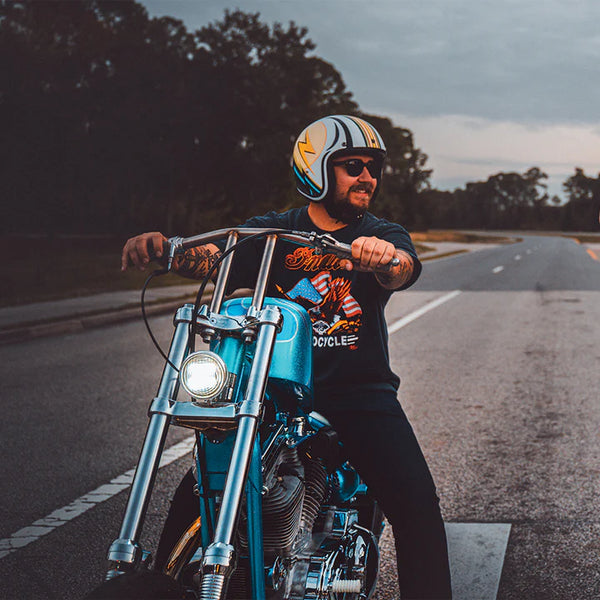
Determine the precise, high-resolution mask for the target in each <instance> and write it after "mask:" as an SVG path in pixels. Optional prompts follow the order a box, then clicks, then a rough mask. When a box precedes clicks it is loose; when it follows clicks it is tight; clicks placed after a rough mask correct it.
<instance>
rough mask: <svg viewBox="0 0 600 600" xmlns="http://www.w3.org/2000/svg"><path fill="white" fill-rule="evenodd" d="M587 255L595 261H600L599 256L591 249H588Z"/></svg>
mask: <svg viewBox="0 0 600 600" xmlns="http://www.w3.org/2000/svg"><path fill="white" fill-rule="evenodd" d="M587 253H588V254H589V255H590V256H591V257H592V258H593V259H594V260H600V258H598V255H597V254H596V253H595V252H594V251H593V250H592V249H591V248H588V249H587Z"/></svg>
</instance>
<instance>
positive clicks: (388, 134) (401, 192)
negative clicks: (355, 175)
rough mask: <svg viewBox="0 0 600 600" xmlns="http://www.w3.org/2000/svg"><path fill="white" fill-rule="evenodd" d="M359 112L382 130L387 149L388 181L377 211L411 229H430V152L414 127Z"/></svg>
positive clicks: (376, 204) (383, 188)
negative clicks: (421, 146) (418, 140)
mask: <svg viewBox="0 0 600 600" xmlns="http://www.w3.org/2000/svg"><path fill="white" fill-rule="evenodd" d="M359 116H361V117H363V118H364V119H366V120H367V121H368V122H369V123H371V124H372V125H373V126H374V127H375V128H376V129H377V131H379V133H380V134H381V136H382V138H383V139H384V140H385V144H386V149H387V159H386V162H385V171H384V183H383V186H382V192H381V194H380V195H379V196H378V198H377V200H376V203H375V207H376V210H377V214H378V215H380V216H382V217H384V218H387V219H390V220H392V221H398V222H401V223H402V224H403V225H405V226H406V227H409V228H411V229H427V227H428V226H429V222H430V214H429V210H428V207H427V196H426V195H425V194H424V193H423V192H424V191H426V190H429V189H430V183H429V178H430V177H431V173H432V171H431V170H430V169H425V164H426V162H427V155H426V154H424V153H423V152H421V150H419V149H418V148H415V146H414V139H413V134H412V132H411V131H410V130H408V129H405V128H403V127H397V126H395V125H393V124H392V122H391V121H390V120H389V119H387V118H385V117H379V116H376V115H367V114H359Z"/></svg>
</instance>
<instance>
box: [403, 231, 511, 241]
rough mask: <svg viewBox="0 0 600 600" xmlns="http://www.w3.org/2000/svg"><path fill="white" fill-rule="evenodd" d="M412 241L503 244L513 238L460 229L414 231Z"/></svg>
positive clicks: (411, 235)
mask: <svg viewBox="0 0 600 600" xmlns="http://www.w3.org/2000/svg"><path fill="white" fill-rule="evenodd" d="M410 237H411V238H412V240H413V242H430V243H435V242H456V243H460V244H474V243H477V244H503V243H507V242H513V241H514V238H510V237H505V236H500V235H482V234H479V233H466V232H462V231H448V230H441V229H440V230H435V231H425V232H422V231H416V232H414V233H411V234H410Z"/></svg>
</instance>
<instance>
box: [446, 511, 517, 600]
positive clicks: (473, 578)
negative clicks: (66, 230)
mask: <svg viewBox="0 0 600 600" xmlns="http://www.w3.org/2000/svg"><path fill="white" fill-rule="evenodd" d="M510 527H511V526H510V523H446V535H447V537H448V554H449V558H450V573H451V576H452V597H453V598H454V600H496V596H497V594H498V587H499V585H500V576H501V575H502V566H503V565H504V556H505V554H506V547H507V545H508V537H509V535H510Z"/></svg>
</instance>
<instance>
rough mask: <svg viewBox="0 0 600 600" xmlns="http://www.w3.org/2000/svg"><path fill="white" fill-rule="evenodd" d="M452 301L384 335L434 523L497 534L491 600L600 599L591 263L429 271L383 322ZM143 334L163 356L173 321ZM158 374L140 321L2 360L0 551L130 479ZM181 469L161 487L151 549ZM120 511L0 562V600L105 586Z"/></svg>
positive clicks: (598, 326)
mask: <svg viewBox="0 0 600 600" xmlns="http://www.w3.org/2000/svg"><path fill="white" fill-rule="evenodd" d="M454 290H458V291H460V293H459V294H456V295H454V296H453V297H451V298H450V299H448V300H447V301H445V302H444V303H443V304H440V305H439V306H437V307H436V308H434V309H432V310H430V311H429V312H425V313H423V314H422V315H420V316H418V318H415V319H414V320H412V321H411V322H410V323H407V324H405V325H404V326H402V327H401V328H399V329H398V330H397V331H396V332H395V333H393V334H391V336H390V349H391V354H392V361H393V365H394V367H395V370H396V371H397V372H398V373H399V374H400V375H401V376H402V386H401V395H400V398H401V402H402V404H403V406H404V408H405V410H406V412H407V413H408V415H409V417H410V419H411V422H412V423H413V426H414V428H415V430H416V433H417V435H418V437H419V439H420V441H421V445H422V447H423V449H424V452H425V454H426V455H427V458H428V460H429V462H430V466H431V469H432V471H433V474H434V477H435V479H436V482H437V485H438V492H439V495H440V497H441V505H442V510H443V513H444V517H445V520H446V521H448V522H451V523H504V524H510V537H509V540H508V546H507V548H506V558H505V561H504V563H503V565H502V576H501V579H500V585H499V591H498V598H499V599H501V600H504V599H519V600H521V599H523V598H528V599H534V598H536V599H537V598H539V599H544V600H546V599H555V598H556V599H569V600H574V599H581V600H588V599H593V598H600V542H599V540H600V518H599V516H598V508H599V503H598V498H599V497H600V483H599V482H600V445H599V443H598V431H599V430H600V427H599V426H600V403H599V402H598V393H597V389H598V388H599V384H600V375H599V371H600V370H599V369H598V365H599V359H600V294H598V292H599V291H600V262H597V261H595V260H594V259H593V258H591V257H590V256H589V255H588V254H587V253H586V252H585V250H584V248H582V247H581V246H579V245H577V244H576V243H575V242H573V241H571V240H567V239H563V238H546V237H534V236H531V237H525V238H524V240H523V242H521V243H517V244H511V245H508V246H498V247H494V248H490V249H488V250H482V251H479V252H475V253H470V254H466V255H460V256H456V257H452V258H446V259H440V260H436V261H432V262H429V263H426V265H425V269H424V273H423V275H422V277H421V280H420V281H419V282H418V284H417V285H416V286H414V287H413V288H412V289H411V290H410V291H407V292H403V293H400V294H396V295H395V297H393V299H392V301H391V302H390V305H389V310H388V322H389V323H390V324H393V323H398V322H399V321H400V320H401V319H402V318H403V317H406V315H415V314H417V313H415V311H416V310H417V309H419V308H422V307H424V306H427V305H428V303H429V302H431V301H433V300H436V299H440V298H442V297H444V296H446V295H447V294H448V292H451V291H454ZM153 323H154V327H155V328H156V330H157V331H158V332H159V335H160V337H161V339H162V340H163V341H164V344H165V345H166V344H167V341H168V337H169V333H170V331H171V325H170V318H168V317H162V318H157V319H155V320H154V321H153ZM160 368H161V359H160V357H159V356H158V355H157V354H156V352H155V350H154V349H153V347H152V345H151V343H150V341H149V340H148V338H147V336H146V334H145V331H144V329H143V325H142V324H141V323H139V322H132V323H127V324H124V325H119V326H117V327H110V328H106V329H99V330H93V331H87V332H84V333H80V334H73V335H64V336H59V337H54V338H45V339H40V340H37V341H32V342H27V343H20V344H14V345H11V346H4V347H1V348H0V370H1V373H2V379H1V381H2V388H1V392H0V393H1V395H2V408H3V415H2V419H0V439H1V440H2V455H3V460H2V462H1V463H0V477H1V481H2V482H3V485H2V487H1V489H0V505H1V506H2V518H1V519H0V538H1V539H3V540H5V539H7V538H9V537H10V536H11V534H13V533H14V532H16V531H19V530H23V528H27V527H29V526H31V525H32V524H34V523H35V522H36V521H37V520H39V519H41V518H43V517H45V516H46V515H50V514H51V513H53V511H56V509H60V508H62V507H68V506H69V505H70V504H71V503H72V502H73V501H74V500H75V499H77V498H80V497H81V496H83V495H85V494H86V493H88V492H90V491H91V490H95V489H96V488H98V487H99V486H101V485H103V484H106V483H108V482H109V481H111V480H112V479H113V478H115V477H117V476H119V475H121V474H122V473H125V472H126V471H128V470H129V469H131V468H132V467H133V466H134V465H135V462H136V459H137V456H138V452H139V448H140V444H141V440H142V438H143V434H144V431H145V427H146V423H147V419H146V407H147V405H148V403H149V400H150V399H151V398H152V397H153V395H154V393H155V391H156V385H157V383H158V379H159V376H160ZM188 435H189V434H188V433H187V432H185V431H183V432H180V431H173V432H172V434H171V437H170V439H169V441H168V445H171V444H175V443H176V442H178V441H180V440H181V439H183V438H184V437H187V436H188ZM187 466H188V460H186V459H182V460H178V461H175V462H174V463H172V464H171V465H169V466H167V467H165V468H163V469H161V471H160V475H159V480H158V484H157V491H156V493H155V496H154V499H153V503H152V506H151V508H150V511H149V514H148V518H147V522H146V528H145V536H144V537H145V544H146V545H147V546H148V547H152V546H153V545H154V544H155V543H156V539H157V535H158V532H159V530H160V525H161V522H162V515H163V514H164V511H165V508H166V506H167V505H168V498H169V496H170V493H171V491H172V489H173V487H174V486H175V485H176V482H177V481H178V480H179V478H180V476H181V474H182V473H183V472H184V471H185V470H186V469H187ZM125 500H126V493H125V492H123V493H120V494H117V495H115V496H113V497H111V498H110V499H108V500H106V501H105V502H102V503H99V504H97V505H95V506H94V507H93V508H91V509H90V510H88V511H87V512H85V513H84V514H82V515H81V516H78V517H77V518H74V519H72V520H70V521H68V522H67V523H66V524H64V525H62V526H61V527H57V528H56V529H53V530H52V531H51V532H50V533H48V534H47V535H44V536H43V537H40V538H39V539H38V540H37V541H34V542H32V543H30V544H28V545H26V546H24V547H22V548H20V549H17V550H16V551H14V552H12V553H10V554H9V555H7V556H5V557H4V558H0V578H1V581H2V588H1V590H2V591H1V592H0V595H1V596H2V597H3V598H7V599H12V598H19V599H23V598H26V599H28V598H57V599H58V598H61V599H63V598H81V597H82V596H83V595H84V593H85V592H87V591H89V590H90V589H91V588H92V587H93V586H94V585H95V583H96V582H97V581H99V579H100V578H101V577H102V572H103V570H104V569H105V556H106V549H107V546H108V545H109V543H110V542H111V541H112V539H114V537H115V536H116V534H117V531H118V527H119V523H120V516H121V513H122V509H123V506H124V503H125ZM34 529H35V528H34ZM32 531H33V530H32ZM392 561H393V552H392V551H391V550H390V549H389V548H386V549H385V551H384V574H383V577H382V581H381V585H380V588H379V591H378V594H377V598H378V599H379V600H384V599H388V598H394V597H398V593H397V588H396V587H395V585H396V584H395V577H394V574H393V568H391V565H392ZM460 597H461V598H465V599H470V598H472V600H484V599H483V598H478V597H476V596H469V593H468V592H465V591H463V592H461V596H460Z"/></svg>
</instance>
